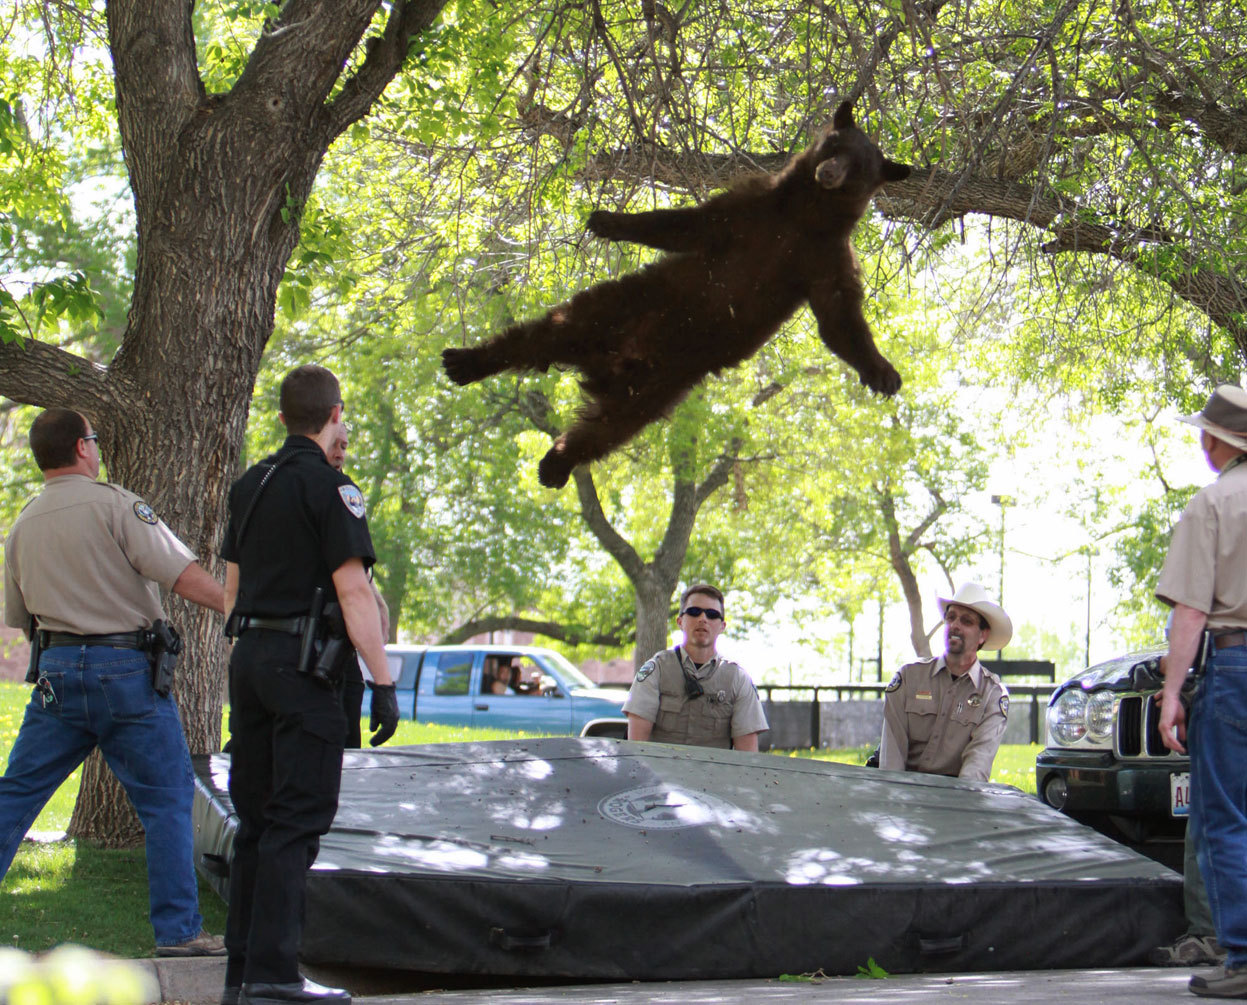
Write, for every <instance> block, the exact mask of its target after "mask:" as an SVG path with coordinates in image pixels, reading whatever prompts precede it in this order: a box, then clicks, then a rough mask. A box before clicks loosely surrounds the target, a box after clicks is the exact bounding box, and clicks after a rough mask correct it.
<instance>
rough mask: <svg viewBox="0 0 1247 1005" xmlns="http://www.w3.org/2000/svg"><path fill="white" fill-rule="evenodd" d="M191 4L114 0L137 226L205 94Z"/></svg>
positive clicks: (114, 37)
mask: <svg viewBox="0 0 1247 1005" xmlns="http://www.w3.org/2000/svg"><path fill="white" fill-rule="evenodd" d="M193 6H194V5H193V4H190V3H185V2H182V3H178V2H172V3H171V2H170V0H109V3H108V4H107V5H106V8H105V10H106V16H107V18H108V47H109V49H110V51H111V53H112V57H113V65H114V67H115V68H116V72H115V73H114V75H113V79H114V82H115V87H116V93H117V122H118V126H119V127H120V130H121V143H122V147H123V149H124V150H125V154H126V167H127V169H128V171H129V175H130V184H131V186H132V187H133V188H134V203H135V208H136V210H137V211H138V213H139V221H140V225H141V224H142V223H143V221H144V218H145V214H146V212H147V211H149V210H150V209H151V207H152V206H153V205H154V204H155V202H156V200H157V199H158V197H159V192H160V188H161V186H162V185H163V183H164V178H165V175H166V173H167V171H166V165H167V164H168V159H169V158H170V157H172V156H174V155H175V153H176V151H177V149H178V145H177V137H178V134H179V133H180V132H181V130H182V127H183V125H184V124H185V123H186V122H187V121H188V120H189V119H190V118H191V117H192V116H193V115H194V114H195V113H196V111H197V110H198V109H199V107H200V106H201V105H202V104H203V102H204V100H205V99H206V97H207V92H206V91H205V90H204V86H203V81H201V80H200V79H199V67H198V65H197V63H196V57H195V35H194V28H193V25H192V23H191V12H192V9H193Z"/></svg>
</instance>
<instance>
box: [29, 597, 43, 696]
mask: <svg viewBox="0 0 1247 1005" xmlns="http://www.w3.org/2000/svg"><path fill="white" fill-rule="evenodd" d="M27 631H29V632H30V665H29V666H28V667H26V683H27V684H34V683H35V682H36V681H37V680H38V679H39V657H40V656H41V655H43V633H42V632H40V631H39V624H38V622H36V621H35V616H34V615H33V614H32V615H31V616H30V627H29V628H28V629H27Z"/></svg>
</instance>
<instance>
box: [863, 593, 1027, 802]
mask: <svg viewBox="0 0 1247 1005" xmlns="http://www.w3.org/2000/svg"><path fill="white" fill-rule="evenodd" d="M936 602H937V603H938V605H939V608H940V613H941V614H942V615H943V616H944V655H943V656H941V657H939V658H938V659H928V660H919V661H917V662H914V663H907V664H905V666H903V667H901V668H900V669H899V670H898V671H896V675H895V676H894V677H893V678H892V682H891V683H890V684H889V685H888V687H887V691H886V692H885V694H884V701H883V738H882V740H881V742H880V744H879V767H881V768H885V769H888V770H891V771H922V772H926V773H927V774H933V775H952V776H954V777H958V778H970V779H974V780H977V781H981V782H985V781H987V780H988V778H990V777H991V773H992V761H994V760H995V759H996V751H997V750H998V749H999V747H1000V740H1001V738H1002V737H1003V736H1004V732H1005V725H1006V720H1007V718H1008V715H1009V692H1008V690H1007V689H1006V688H1005V686H1004V685H1003V684H1002V683H1001V682H1000V678H999V677H997V676H996V675H995V674H994V673H992V672H991V671H990V670H987V669H986V668H984V666H983V664H982V663H980V662H979V650H980V649H983V648H987V649H1003V648H1004V647H1005V646H1006V645H1008V644H1009V639H1010V638H1012V636H1013V623H1012V622H1011V621H1010V620H1009V616H1008V615H1007V614H1006V613H1005V612H1004V609H1003V608H1002V607H1000V605H998V604H995V603H993V602H992V601H990V600H988V599H987V594H986V592H985V591H984V590H983V588H982V587H981V586H979V585H978V584H977V583H965V584H963V585H962V586H960V587H958V589H957V592H956V593H954V594H953V596H951V597H948V598H944V597H937V598H936Z"/></svg>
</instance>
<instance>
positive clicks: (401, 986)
mask: <svg viewBox="0 0 1247 1005" xmlns="http://www.w3.org/2000/svg"><path fill="white" fill-rule="evenodd" d="M135 962H136V963H138V964H140V965H142V966H145V967H147V968H148V969H149V972H150V973H152V974H153V976H154V977H155V979H156V981H157V982H158V985H159V987H160V1000H161V1002H178V1003H184V1005H218V1003H219V1002H220V1000H221V990H222V988H223V987H224V984H225V959H224V958H223V957H219V956H217V957H203V956H201V957H191V958H188V959H164V958H155V959H149V960H136V961H135ZM305 972H306V973H307V975H308V976H309V977H311V978H313V979H314V980H318V981H320V982H321V983H326V984H332V985H335V986H338V987H346V988H348V989H349V990H350V991H351V993H352V994H353V995H355V997H356V1001H358V1002H361V1003H363V1002H366V1003H368V1005H401V1003H405V1002H414V1001H420V1002H426V1001H433V1002H441V1003H443V1005H468V1003H471V1002H478V1001H490V1002H494V1003H497V1005H548V1003H569V1002H583V1003H593V1005H598V1003H600V1005H607V1003H610V1005H655V1003H658V1005H665V1003H671V1005H676V1003H679V1005H684V1003H719V1002H724V1003H734V1005H758V1003H760V1002H761V1003H765V1002H783V1003H791V1002H798V1001H799V1002H810V1001H814V1002H837V1003H848V1005H885V1003H894V1002H898V1001H904V1002H906V1003H911V1002H914V1003H922V1005H928V1003H940V1005H943V1003H952V1002H957V1003H969V1005H1067V1003H1069V1002H1078V1003H1079V1005H1172V1003H1173V1002H1174V1000H1175V998H1176V999H1177V1000H1178V1001H1182V1000H1184V999H1185V1000H1187V1001H1191V1000H1193V999H1191V998H1188V997H1187V995H1188V991H1187V986H1186V985H1187V980H1188V979H1189V978H1190V975H1191V971H1189V970H1185V969H1161V968H1154V967H1145V968H1137V969H1130V970H1027V971H1012V972H1003V973H975V974H898V975H895V976H892V977H888V978H886V979H884V980H858V979H854V978H851V977H832V978H827V979H825V980H820V981H781V980H778V979H770V980H735V981H667V982H661V981H651V982H640V981H636V982H632V983H627V984H575V985H557V986H552V987H527V988H523V987H493V988H472V989H467V990H443V989H438V988H437V983H436V982H437V978H436V977H435V976H431V975H422V974H402V973H387V972H378V971H355V970H345V969H328V968H316V967H312V968H307V969H306V970H305ZM1200 972H1203V971H1200ZM454 983H456V982H455V979H454V978H453V977H447V979H446V985H453V984H454ZM444 987H445V985H443V988H444Z"/></svg>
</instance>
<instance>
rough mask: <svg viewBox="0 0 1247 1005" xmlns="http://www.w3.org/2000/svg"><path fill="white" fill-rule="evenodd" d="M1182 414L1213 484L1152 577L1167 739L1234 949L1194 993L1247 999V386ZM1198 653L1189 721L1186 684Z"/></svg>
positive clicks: (1197, 498) (1216, 913)
mask: <svg viewBox="0 0 1247 1005" xmlns="http://www.w3.org/2000/svg"><path fill="white" fill-rule="evenodd" d="M1182 421H1184V422H1189V423H1190V424H1191V425H1193V426H1196V427H1198V428H1199V430H1200V433H1199V444H1200V449H1201V450H1202V451H1203V453H1204V457H1205V459H1206V460H1207V461H1208V465H1209V467H1211V468H1212V469H1213V470H1214V471H1216V472H1217V479H1216V481H1214V482H1213V483H1212V484H1211V485H1206V486H1205V487H1204V488H1202V489H1200V490H1199V491H1198V492H1197V493H1195V495H1194V496H1193V497H1192V499H1191V501H1190V502H1189V503H1187V506H1186V509H1185V510H1184V511H1183V513H1182V518H1181V519H1180V520H1179V521H1178V525H1177V526H1176V527H1175V528H1174V530H1173V539H1172V540H1171V541H1170V544H1169V553H1168V555H1167V556H1166V558H1165V564H1164V567H1163V568H1162V569H1161V571H1160V578H1159V580H1158V581H1157V584H1156V597H1157V599H1159V600H1160V601H1161V602H1162V603H1165V604H1168V605H1169V606H1170V607H1172V608H1173V623H1172V625H1171V626H1170V629H1169V652H1168V653H1167V654H1166V656H1165V658H1164V660H1163V661H1162V665H1163V667H1164V671H1165V686H1164V689H1163V690H1162V692H1161V694H1162V700H1161V713H1160V735H1161V739H1162V740H1164V742H1165V746H1167V747H1169V748H1170V749H1171V750H1174V751H1176V752H1178V753H1185V752H1186V747H1185V744H1187V743H1189V744H1190V748H1191V751H1190V753H1191V817H1190V821H1189V822H1188V824H1187V840H1188V841H1193V842H1194V844H1195V851H1196V855H1197V857H1198V860H1199V872H1200V875H1201V876H1202V877H1203V880H1204V886H1205V887H1206V888H1207V891H1208V905H1209V907H1210V908H1211V909H1212V922H1213V926H1214V927H1215V928H1216V930H1217V942H1218V943H1220V946H1221V948H1222V949H1223V950H1225V952H1226V961H1225V966H1224V967H1223V968H1221V969H1220V970H1219V971H1216V972H1214V973H1212V974H1210V975H1207V976H1205V975H1202V974H1197V975H1195V976H1194V977H1192V978H1191V981H1190V984H1189V988H1190V990H1191V991H1192V992H1194V993H1195V994H1197V995H1200V996H1202V997H1207V998H1247V797H1245V796H1244V793H1247V576H1244V574H1243V570H1244V569H1247V391H1244V390H1243V389H1242V388H1241V387H1237V386H1235V385H1233V384H1222V385H1221V386H1220V387H1218V388H1217V389H1216V390H1215V391H1213V393H1212V395H1211V397H1209V399H1208V401H1207V403H1206V404H1205V405H1204V407H1203V410H1202V411H1200V412H1198V413H1196V414H1195V415H1190V416H1186V417H1185V418H1184V419H1183V420H1182ZM1201 650H1202V651H1203V652H1204V653H1205V654H1206V659H1205V660H1204V667H1203V675H1202V676H1201V678H1200V680H1199V684H1198V686H1197V688H1196V691H1195V697H1194V700H1193V701H1192V703H1191V710H1190V725H1189V727H1188V724H1187V711H1186V709H1185V708H1184V706H1183V704H1182V690H1183V685H1184V684H1185V683H1186V680H1187V672H1188V670H1189V669H1190V668H1191V667H1192V666H1193V665H1195V662H1196V657H1197V655H1198V654H1199V653H1200V652H1201Z"/></svg>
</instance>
